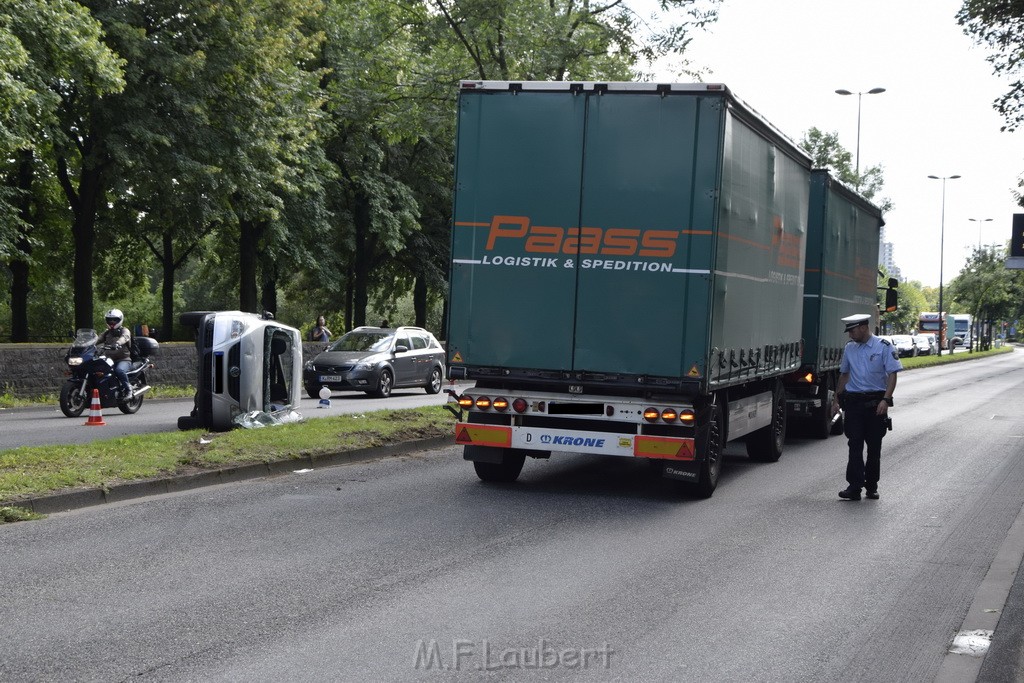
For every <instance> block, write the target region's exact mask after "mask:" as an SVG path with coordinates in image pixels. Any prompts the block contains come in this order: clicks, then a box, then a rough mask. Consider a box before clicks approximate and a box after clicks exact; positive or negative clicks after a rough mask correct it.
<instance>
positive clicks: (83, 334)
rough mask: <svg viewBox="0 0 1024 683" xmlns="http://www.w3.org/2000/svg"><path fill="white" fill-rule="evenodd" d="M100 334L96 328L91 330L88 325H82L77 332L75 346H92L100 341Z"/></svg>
mask: <svg viewBox="0 0 1024 683" xmlns="http://www.w3.org/2000/svg"><path fill="white" fill-rule="evenodd" d="M99 339H100V338H99V335H97V334H96V330H91V329H89V328H87V327H81V328H79V329H78V331H77V332H75V342H74V345H75V346H92V345H94V344H95V343H96V342H98V341H99Z"/></svg>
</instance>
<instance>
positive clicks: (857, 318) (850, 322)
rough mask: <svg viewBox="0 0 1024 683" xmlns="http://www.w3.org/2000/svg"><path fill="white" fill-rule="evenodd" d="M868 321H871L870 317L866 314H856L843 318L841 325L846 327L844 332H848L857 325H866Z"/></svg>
mask: <svg viewBox="0 0 1024 683" xmlns="http://www.w3.org/2000/svg"><path fill="white" fill-rule="evenodd" d="M869 320H871V316H870V315H868V314H867V313H858V314H856V315H848V316H846V317H845V318H843V323H844V324H845V325H846V331H847V332H849V331H850V330H852V329H853V328H855V327H857V326H858V325H867V324H868V321H869Z"/></svg>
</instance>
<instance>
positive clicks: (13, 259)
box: [0, 0, 124, 341]
mask: <svg viewBox="0 0 1024 683" xmlns="http://www.w3.org/2000/svg"><path fill="white" fill-rule="evenodd" d="M122 69H123V61H122V60H120V59H118V58H117V55H115V54H114V53H113V52H112V51H111V50H110V49H109V48H107V46H105V45H104V44H103V42H102V41H101V29H100V24H99V22H97V21H96V20H95V19H94V18H93V17H92V16H91V15H90V13H89V11H88V10H87V9H85V8H84V7H82V6H81V5H80V4H78V3H76V2H72V1H71V0H19V1H18V2H12V1H10V0H0V178H2V185H0V260H2V261H3V262H5V263H6V264H7V266H8V267H9V269H10V297H11V298H10V312H11V338H12V340H14V341H26V340H27V339H28V319H29V306H28V298H29V292H30V291H31V284H30V281H31V279H32V275H31V267H32V265H33V264H34V263H36V259H35V258H34V257H33V251H34V247H35V246H37V245H38V244H39V243H40V237H42V236H43V228H42V226H41V223H42V222H44V221H45V220H47V217H48V216H51V217H52V215H53V214H52V212H51V211H50V209H52V208H53V205H52V204H50V203H49V202H48V201H47V200H48V199H50V198H52V196H53V193H52V189H51V188H52V185H53V183H54V176H53V173H52V170H51V169H52V168H53V167H52V165H51V166H50V168H49V169H48V168H47V166H46V164H47V162H49V163H50V164H52V159H53V154H52V152H53V149H54V147H55V145H56V144H60V142H61V140H62V135H61V132H60V119H59V115H60V113H61V104H62V102H63V101H65V100H67V99H71V98H75V99H78V100H83V99H89V98H93V97H101V96H103V95H105V94H108V93H113V92H117V91H119V90H120V89H121V88H122V87H123V85H124V81H123V77H122ZM58 244H60V241H59V240H58V241H56V243H54V244H52V245H51V249H52V250H54V251H56V250H57V245H58ZM49 289H50V290H51V291H52V288H49Z"/></svg>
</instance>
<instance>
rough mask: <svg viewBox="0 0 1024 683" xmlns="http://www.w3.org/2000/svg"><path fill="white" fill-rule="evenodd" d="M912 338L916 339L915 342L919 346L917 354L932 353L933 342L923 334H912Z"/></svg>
mask: <svg viewBox="0 0 1024 683" xmlns="http://www.w3.org/2000/svg"><path fill="white" fill-rule="evenodd" d="M911 339H913V340H914V344H915V345H916V346H917V355H919V356H930V355H931V353H932V345H931V342H929V341H928V339H927V338H925V336H924V335H923V334H914V335H911Z"/></svg>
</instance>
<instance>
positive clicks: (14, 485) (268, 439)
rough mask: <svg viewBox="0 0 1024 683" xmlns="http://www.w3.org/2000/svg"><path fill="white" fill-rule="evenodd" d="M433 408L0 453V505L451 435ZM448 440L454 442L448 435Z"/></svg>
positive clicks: (445, 415)
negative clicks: (72, 490) (62, 492)
mask: <svg viewBox="0 0 1024 683" xmlns="http://www.w3.org/2000/svg"><path fill="white" fill-rule="evenodd" d="M454 424H455V419H454V417H453V416H452V415H451V413H449V412H448V411H446V410H444V409H443V408H440V407H436V406H428V407H424V408H417V409H413V410H380V411H374V412H367V413H363V414H359V415H339V416H337V417H325V418H318V419H315V420H306V421H304V422H299V423H295V424H283V425H276V426H273V427H263V428H261V429H236V430H232V431H230V432H217V433H206V432H203V431H202V430H194V431H188V432H165V433H162V434H144V435H139V436H125V437H119V438H115V439H109V440H104V441H94V442H92V443H89V444H81V445H67V446H32V447H28V446H26V447H22V448H14V449H11V450H7V451H0V501H3V502H4V503H11V504H16V503H17V501H18V500H19V499H23V498H26V497H31V496H37V495H42V494H45V493H52V492H54V491H59V490H62V489H68V488H77V487H87V488H95V487H99V488H104V487H109V486H112V485H114V484H117V483H121V482H125V481H132V480H139V479H151V478H154V477H161V476H168V475H172V474H184V473H189V472H196V471H199V470H209V469H219V468H222V467H229V466H234V465H244V464H250V463H258V462H275V461H279V460H287V459H289V458H296V459H298V458H301V457H305V456H310V455H314V456H315V455H325V454H329V453H338V452H343V451H350V450H356V449H360V448H372V447H377V446H386V445H390V444H395V443H401V442H404V441H414V440H418V439H426V438H431V437H438V436H449V435H452V434H453V429H454ZM453 438H454V437H453Z"/></svg>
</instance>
